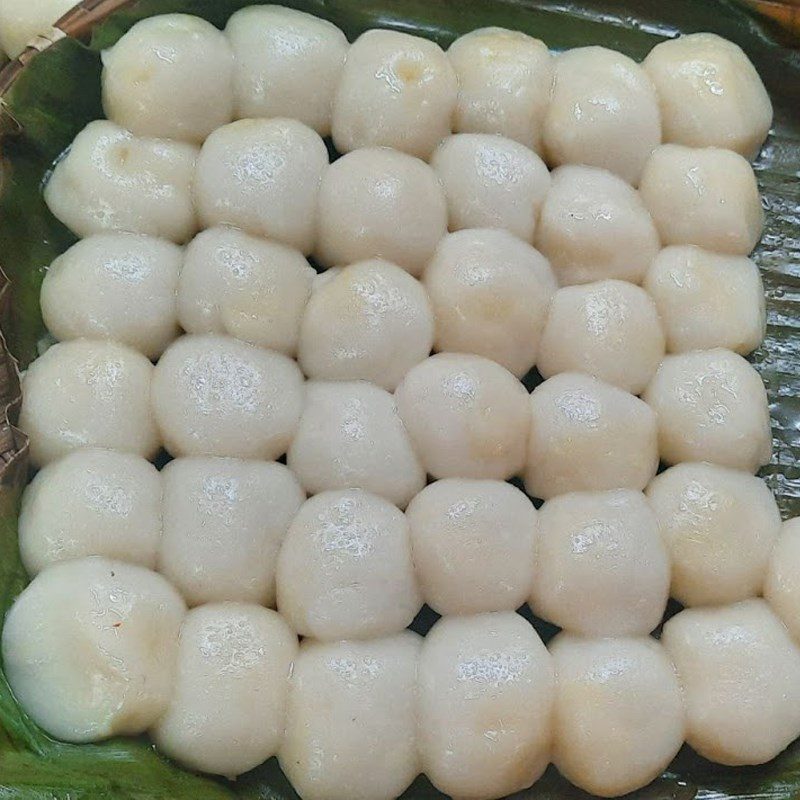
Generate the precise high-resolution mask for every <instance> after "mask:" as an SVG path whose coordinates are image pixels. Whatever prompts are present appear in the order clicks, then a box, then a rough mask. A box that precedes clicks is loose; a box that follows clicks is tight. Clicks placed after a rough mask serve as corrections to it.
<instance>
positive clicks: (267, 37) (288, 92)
mask: <svg viewBox="0 0 800 800" xmlns="http://www.w3.org/2000/svg"><path fill="white" fill-rule="evenodd" d="M225 35H226V36H227V37H228V41H229V42H230V43H231V47H232V48H233V53H234V57H235V59H236V66H235V70H234V100H235V112H236V116H237V117H240V118H248V117H288V118H289V119H296V120H299V121H300V122H302V123H303V124H304V125H308V127H309V128H313V129H314V130H315V131H316V132H317V133H318V134H319V135H320V136H327V135H328V134H329V133H330V132H331V106H332V103H333V95H334V92H335V91H336V86H337V84H338V82H339V75H340V74H341V71H342V65H343V64H344V59H345V55H346V54H347V47H348V45H347V39H346V38H345V35H344V34H343V33H342V32H341V31H340V30H339V29H338V28H337V27H336V26H335V25H333V24H332V23H330V22H328V20H325V19H320V18H319V17H315V16H312V15H311V14H306V13H304V12H303V11H297V10H295V9H293V8H283V7H282V6H272V5H268V6H249V7H247V8H242V9H240V10H239V11H237V12H236V13H235V14H234V15H233V16H231V18H230V19H229V20H228V24H227V26H226V27H225Z"/></svg>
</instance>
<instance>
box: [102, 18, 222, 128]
mask: <svg viewBox="0 0 800 800" xmlns="http://www.w3.org/2000/svg"><path fill="white" fill-rule="evenodd" d="M102 60H103V77H102V82H103V84H102V85H103V110H104V111H105V113H106V116H107V117H108V118H109V119H110V120H112V121H113V122H116V123H117V125H121V126H122V127H123V128H127V129H128V130H129V131H131V132H132V133H134V134H136V135H137V136H160V137H163V138H164V139H183V140H185V141H189V142H197V143H198V144H200V143H202V141H203V140H204V139H205V138H206V136H208V135H209V134H210V133H211V132H212V131H213V130H214V129H215V128H219V127H220V126H221V125H225V124H226V123H228V122H230V121H231V119H233V51H232V50H231V47H230V45H229V44H228V40H227V39H226V38H225V36H224V35H223V34H222V33H221V32H220V31H218V30H217V29H216V28H215V27H214V26H213V25H212V24H211V23H210V22H206V21H205V20H204V19H200V18H199V17H193V16H190V15H189V14H159V15H157V16H155V17H150V18H149V19H143V20H141V21H140V22H137V23H136V24H135V25H134V26H133V27H132V28H131V29H130V30H129V31H128V32H127V33H126V34H125V35H124V36H122V37H121V38H120V39H119V40H118V41H117V43H116V44H115V45H114V46H113V47H111V48H110V49H108V50H104V51H103V53H102Z"/></svg>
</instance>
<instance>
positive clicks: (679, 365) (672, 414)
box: [642, 348, 772, 472]
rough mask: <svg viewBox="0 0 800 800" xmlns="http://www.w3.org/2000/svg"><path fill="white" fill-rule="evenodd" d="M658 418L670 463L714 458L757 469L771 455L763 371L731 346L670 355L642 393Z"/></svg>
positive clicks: (663, 457) (661, 441) (662, 444)
mask: <svg viewBox="0 0 800 800" xmlns="http://www.w3.org/2000/svg"><path fill="white" fill-rule="evenodd" d="M642 397H643V399H644V400H645V401H646V402H647V404H648V405H649V406H650V407H651V408H652V409H653V411H655V412H656V417H657V418H658V449H659V453H660V455H661V460H662V461H665V462H666V463H667V464H677V463H679V462H681V461H710V462H712V463H714V464H721V465H722V466H723V467H732V468H734V469H743V470H746V471H747V472H756V470H758V468H759V467H761V466H763V465H764V464H768V463H769V460H770V457H771V455H772V432H771V430H770V420H769V406H768V405H767V393H766V391H765V389H764V384H763V383H762V382H761V376H760V375H759V374H758V373H757V372H756V371H755V370H754V369H753V367H751V366H750V364H748V363H747V362H746V361H745V360H744V359H743V358H742V357H741V356H740V355H737V354H736V353H732V352H731V351H730V350H723V349H722V348H715V349H713V350H695V351H693V352H690V353H682V354H680V355H674V356H667V357H666V358H665V359H664V361H663V362H662V363H661V366H660V367H659V368H658V372H656V374H655V377H654V378H653V380H652V381H651V382H650V385H649V386H648V387H647V389H646V390H645V393H644V394H643V395H642Z"/></svg>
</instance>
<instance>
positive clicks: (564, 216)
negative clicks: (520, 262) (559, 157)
mask: <svg viewBox="0 0 800 800" xmlns="http://www.w3.org/2000/svg"><path fill="white" fill-rule="evenodd" d="M552 179H553V180H552V185H551V187H550V191H549V193H548V195H547V197H546V198H545V201H544V205H543V206H542V212H541V214H540V216H539V225H538V227H537V229H536V230H537V233H536V247H537V248H538V249H539V250H541V251H542V253H544V254H545V256H547V258H549V259H550V263H551V264H552V266H553V269H554V270H555V273H556V276H557V277H558V280H559V282H560V283H561V285H562V286H567V285H570V284H573V283H590V282H591V281H599V280H602V279H603V278H617V279H619V280H625V281H631V282H632V283H641V281H642V278H643V277H644V275H645V272H647V268H648V267H649V266H650V262H651V261H652V260H653V258H655V256H656V254H657V253H658V249H659V246H660V245H659V241H658V233H657V231H656V228H655V225H654V224H653V220H652V219H651V217H650V214H649V213H648V211H647V209H646V208H645V205H644V203H643V202H642V198H641V197H640V196H639V194H638V192H637V191H636V190H635V189H632V188H631V187H630V186H628V184H627V183H625V181H623V180H622V179H621V178H618V177H617V176H616V175H613V174H612V173H610V172H607V171H606V170H602V169H597V168H596V167H584V166H566V167H559V168H558V169H557V170H555V171H554V172H553V174H552Z"/></svg>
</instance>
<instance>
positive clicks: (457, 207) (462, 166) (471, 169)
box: [431, 133, 550, 242]
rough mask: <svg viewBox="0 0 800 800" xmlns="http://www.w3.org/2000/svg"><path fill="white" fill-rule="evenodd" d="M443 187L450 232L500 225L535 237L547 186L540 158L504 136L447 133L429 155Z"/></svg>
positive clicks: (522, 235) (530, 238) (525, 236)
mask: <svg viewBox="0 0 800 800" xmlns="http://www.w3.org/2000/svg"><path fill="white" fill-rule="evenodd" d="M431 166H432V167H433V168H434V169H435V170H436V174H437V175H438V176H439V180H440V181H441V182H442V185H443V186H444V193H445V196H446V197H447V210H448V218H449V224H450V230H451V231H459V230H461V229H462V228H504V229H506V230H508V231H511V233H513V234H514V235H515V236H518V237H519V238H520V239H524V240H525V241H526V242H532V241H533V234H534V231H535V229H536V220H537V219H538V218H539V210H540V209H541V207H542V203H543V202H544V198H545V195H546V194H547V191H548V189H549V188H550V173H549V172H548V171H547V167H546V166H545V163H544V161H542V159H541V158H539V156H537V155H536V153H534V152H532V151H531V150H529V149H528V148H527V147H524V146H523V145H521V144H519V143H518V142H515V141H513V140H512V139H505V138H503V137H502V136H493V135H490V134H481V133H459V134H456V135H455V136H448V138H447V139H445V140H444V141H443V142H442V143H441V144H440V145H439V147H437V148H436V150H435V152H434V154H433V157H432V158H431Z"/></svg>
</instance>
